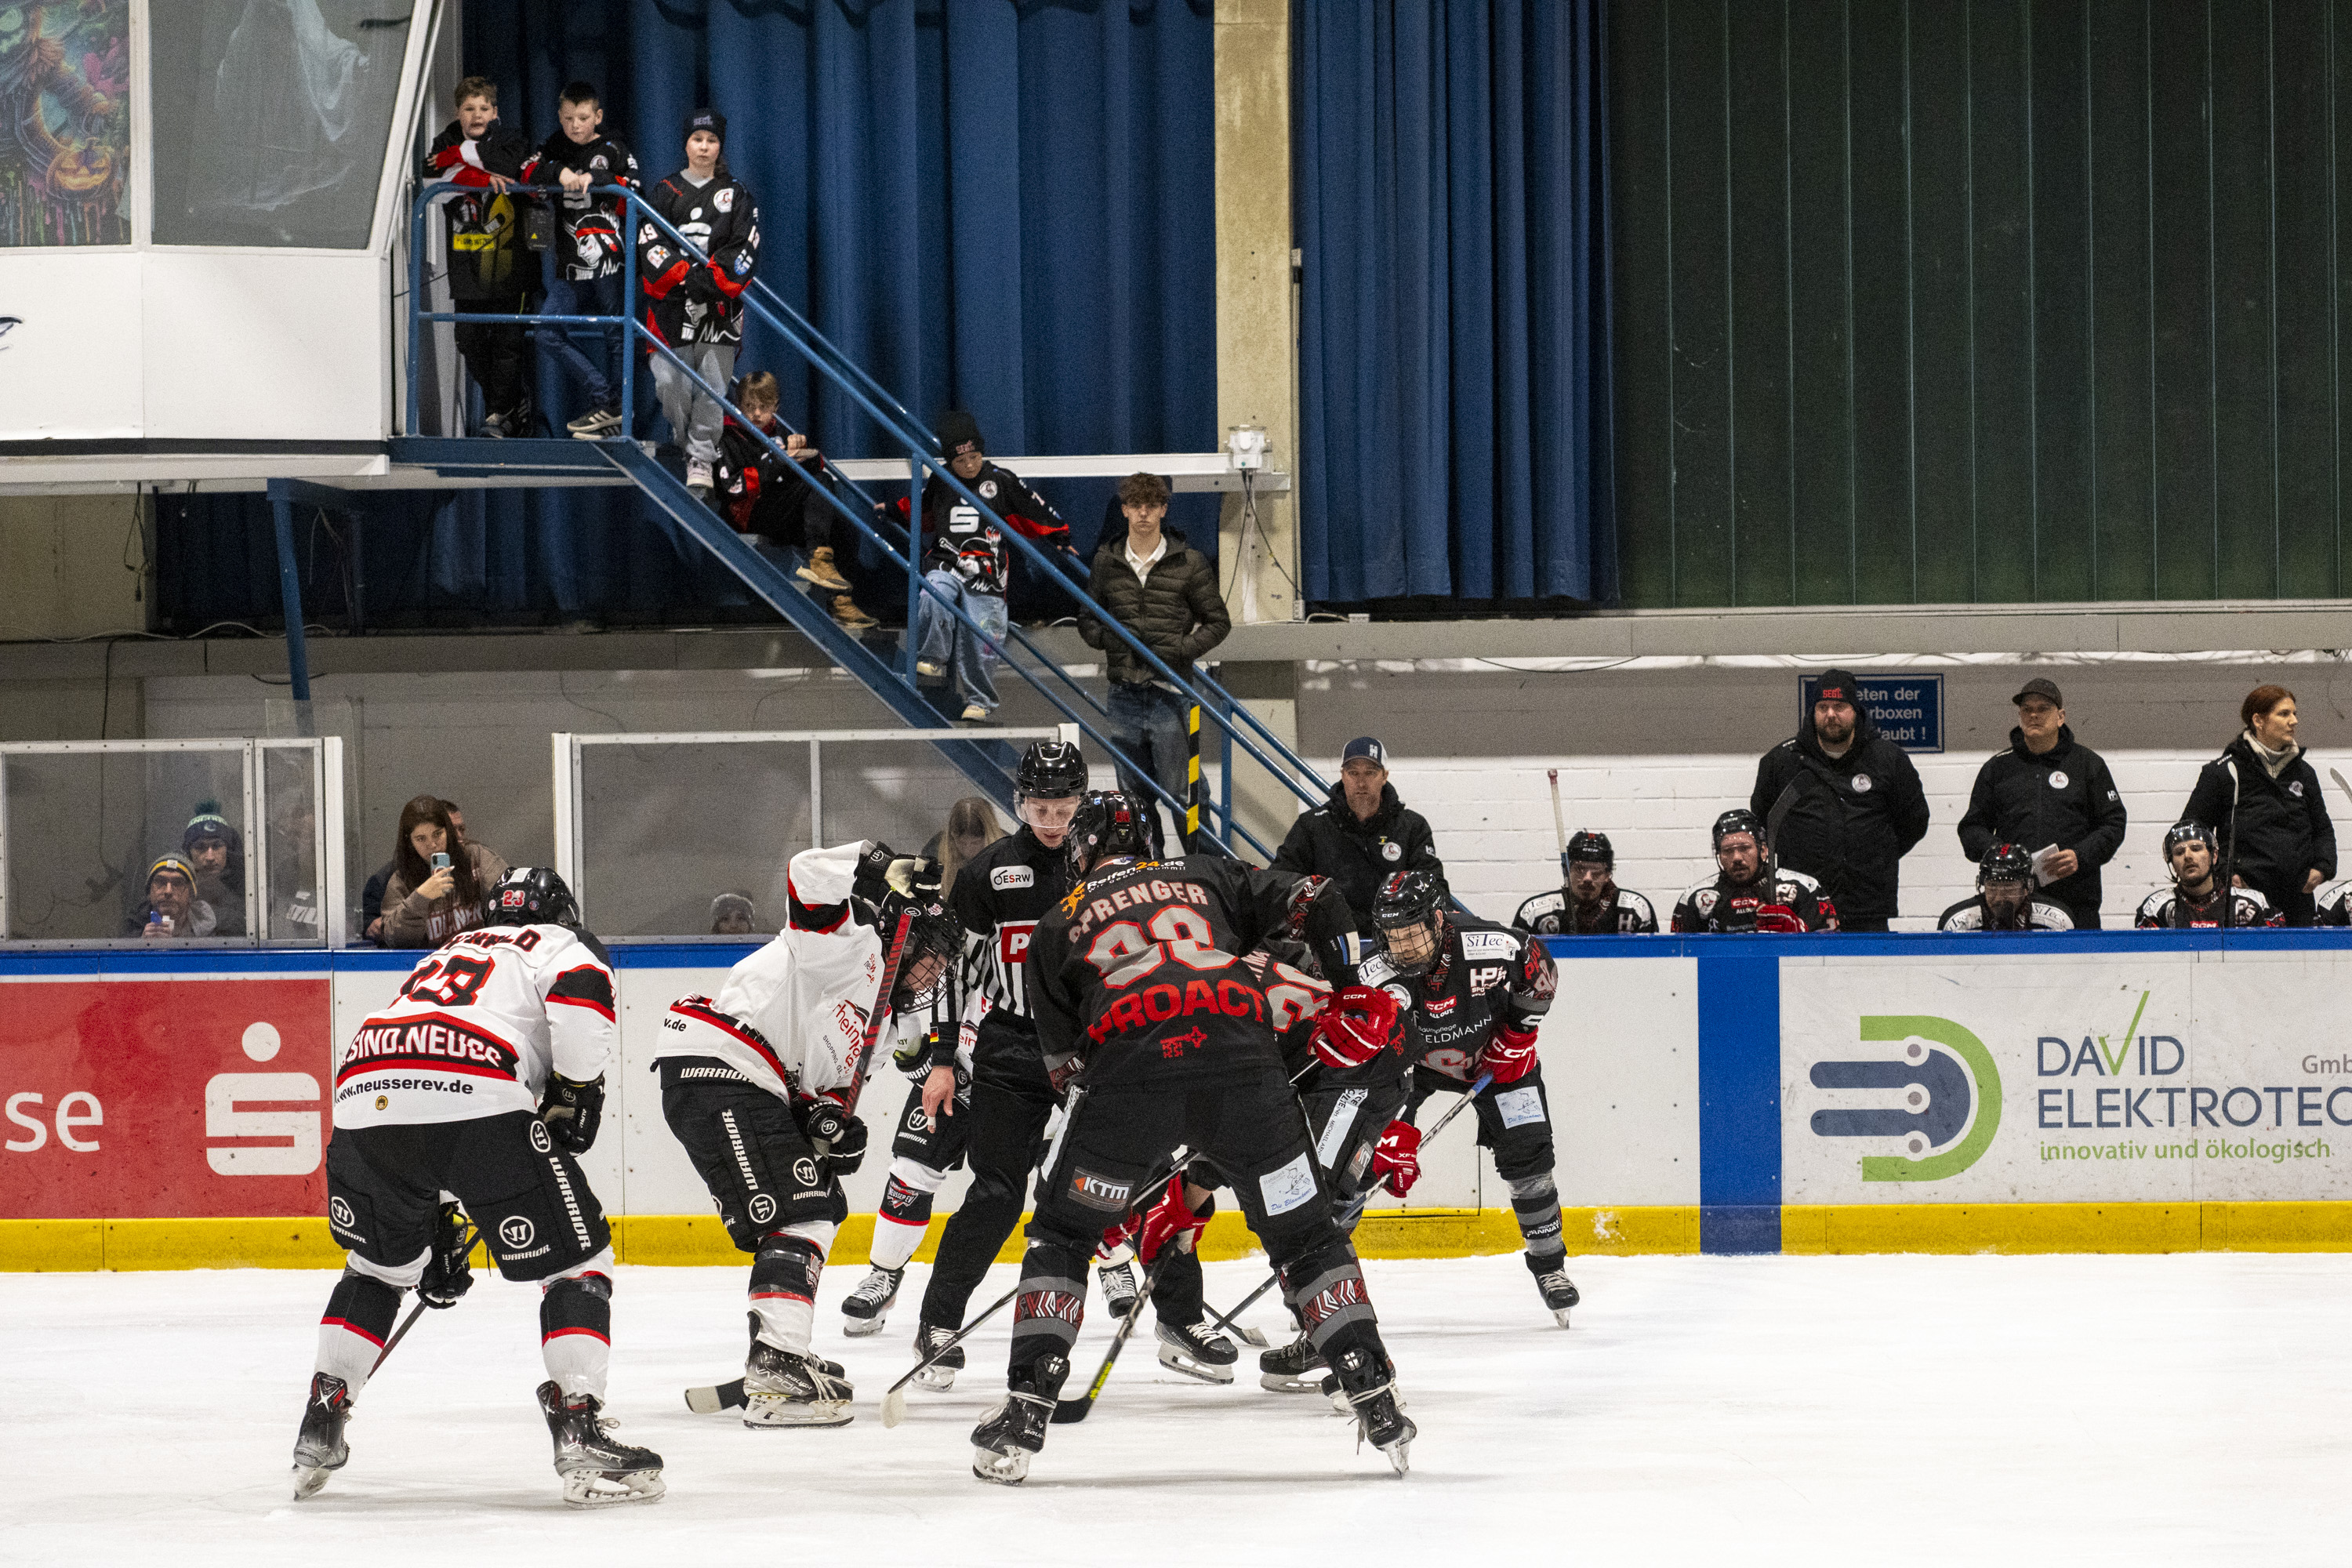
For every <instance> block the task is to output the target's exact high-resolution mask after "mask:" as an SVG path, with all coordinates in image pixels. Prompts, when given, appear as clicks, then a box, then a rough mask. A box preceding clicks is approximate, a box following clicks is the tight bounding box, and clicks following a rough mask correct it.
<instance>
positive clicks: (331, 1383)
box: [294, 1372, 352, 1502]
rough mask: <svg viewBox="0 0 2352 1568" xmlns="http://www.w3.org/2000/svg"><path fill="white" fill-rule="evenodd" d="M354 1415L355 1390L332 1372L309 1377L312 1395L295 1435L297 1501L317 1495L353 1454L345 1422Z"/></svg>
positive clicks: (303, 1408)
mask: <svg viewBox="0 0 2352 1568" xmlns="http://www.w3.org/2000/svg"><path fill="white" fill-rule="evenodd" d="M351 1418H352V1391H351V1389H350V1388H349V1386H347V1385H346V1384H344V1382H343V1380H342V1379H341V1378H340V1377H336V1376H334V1375H332V1374H331V1373H323V1372H321V1373H312V1374H311V1377H310V1401H309V1403H307V1404H305V1405H303V1406H302V1430H301V1431H300V1432H299V1433H298V1434H296V1436H295V1438H294V1500H295V1501H296V1502H299V1501H301V1500H303V1499H304V1498H306V1497H316V1496H318V1495H319V1489H320V1487H323V1486H325V1485H326V1484H327V1478H328V1477H329V1476H331V1475H332V1474H334V1472H336V1471H337V1470H340V1469H341V1468H343V1463H344V1461H345V1460H347V1459H349V1458H351V1457H352V1450H351V1447H350V1445H349V1444H347V1443H345V1442H344V1441H343V1424H344V1423H345V1422H347V1421H349V1420H350V1419H351Z"/></svg>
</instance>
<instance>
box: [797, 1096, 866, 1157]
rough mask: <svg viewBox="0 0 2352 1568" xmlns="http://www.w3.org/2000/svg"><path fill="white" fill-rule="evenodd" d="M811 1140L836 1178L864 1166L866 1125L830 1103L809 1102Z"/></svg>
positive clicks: (809, 1133) (828, 1101) (826, 1101)
mask: <svg viewBox="0 0 2352 1568" xmlns="http://www.w3.org/2000/svg"><path fill="white" fill-rule="evenodd" d="M808 1139H809V1142H811V1143H814V1144H815V1145H816V1152H818V1153H819V1154H822V1155H823V1156H824V1163H825V1168H826V1169H827V1170H828V1171H829V1172H830V1173H832V1174H834V1175H836V1176H845V1175H848V1174H849V1173H851V1172H852V1171H855V1170H856V1169H857V1167H858V1166H859V1165H861V1164H863V1163H865V1160H866V1123H864V1122H863V1121H858V1120H857V1118H856V1117H855V1116H852V1115H850V1114H849V1113H848V1112H847V1111H845V1110H842V1109H841V1107H839V1106H838V1105H835V1103H834V1102H833V1101H831V1100H813V1101H811V1102H810V1104H809V1109H808Z"/></svg>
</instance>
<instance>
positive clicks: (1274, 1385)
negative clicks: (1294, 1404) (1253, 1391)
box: [1257, 1372, 1323, 1394]
mask: <svg viewBox="0 0 2352 1568" xmlns="http://www.w3.org/2000/svg"><path fill="white" fill-rule="evenodd" d="M1257 1385H1258V1386H1259V1387H1260V1388H1263V1389H1265V1391H1266V1392H1267V1393H1269V1394H1320V1393H1322V1392H1323V1380H1322V1379H1321V1378H1319V1377H1285V1376H1284V1375H1283V1374H1282V1373H1278V1372H1262V1373H1258V1374H1257Z"/></svg>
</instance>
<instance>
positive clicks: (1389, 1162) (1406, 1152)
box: [1372, 1121, 1421, 1197]
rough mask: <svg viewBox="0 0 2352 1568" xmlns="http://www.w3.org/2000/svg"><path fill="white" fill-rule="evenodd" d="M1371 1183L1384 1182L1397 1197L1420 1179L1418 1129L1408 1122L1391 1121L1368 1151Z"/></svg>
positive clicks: (1419, 1133) (1405, 1192) (1419, 1135)
mask: <svg viewBox="0 0 2352 1568" xmlns="http://www.w3.org/2000/svg"><path fill="white" fill-rule="evenodd" d="M1372 1180H1374V1181H1376V1182H1381V1183H1384V1184H1386V1185H1387V1187H1388V1189H1389V1191H1390V1192H1391V1193H1394V1194H1396V1195H1397V1196H1398V1197H1402V1196H1404V1195H1405V1194H1407V1193H1409V1192H1411V1191H1412V1184H1414V1183H1415V1182H1417V1181H1419V1180H1421V1129H1420V1128H1418V1127H1415V1126H1414V1125H1413V1124H1412V1122H1410V1121H1391V1122H1390V1123H1389V1126H1388V1131H1385V1132H1383V1133H1381V1141H1380V1142H1379V1143H1378V1144H1377V1145H1376V1146H1375V1147H1374V1148H1373V1150H1372Z"/></svg>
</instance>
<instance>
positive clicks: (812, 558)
mask: <svg viewBox="0 0 2352 1568" xmlns="http://www.w3.org/2000/svg"><path fill="white" fill-rule="evenodd" d="M795 575H797V576H798V577H799V578H800V580H801V581H802V582H803V583H814V584H816V585H817V586H818V587H820V588H823V589H824V591H825V592H826V593H828V594H846V593H848V592H849V579H848V578H846V577H844V576H843V575H842V574H841V569H840V568H839V567H837V566H835V564H834V563H833V546H832V545H830V544H820V545H818V546H817V547H816V548H815V549H814V550H812V551H810V552H809V559H808V564H807V565H805V566H803V567H802V568H801V569H800V571H799V572H798V573H797V574H795Z"/></svg>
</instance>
